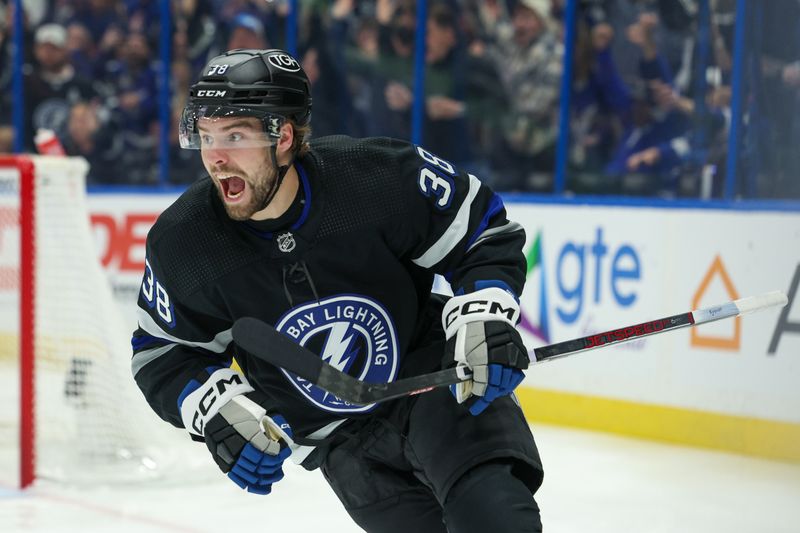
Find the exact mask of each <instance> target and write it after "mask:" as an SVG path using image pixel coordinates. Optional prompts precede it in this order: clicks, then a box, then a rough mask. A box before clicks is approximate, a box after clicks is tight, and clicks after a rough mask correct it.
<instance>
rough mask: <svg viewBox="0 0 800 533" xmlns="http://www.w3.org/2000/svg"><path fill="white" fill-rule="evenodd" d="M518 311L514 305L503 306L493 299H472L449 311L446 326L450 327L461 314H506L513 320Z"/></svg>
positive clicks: (510, 320)
mask: <svg viewBox="0 0 800 533" xmlns="http://www.w3.org/2000/svg"><path fill="white" fill-rule="evenodd" d="M516 312H517V310H516V309H514V308H513V307H503V306H502V305H501V304H500V302H495V301H491V300H472V301H469V302H464V304H463V305H460V306H458V307H454V308H453V309H452V310H451V311H450V312H449V313H447V316H446V317H445V327H448V328H449V327H450V325H451V324H452V323H453V322H454V321H455V320H456V319H457V318H458V317H459V316H467V315H474V314H478V313H481V314H486V313H488V314H490V315H499V316H505V317H506V318H507V319H508V320H509V322H512V321H513V320H514V315H515V314H516Z"/></svg>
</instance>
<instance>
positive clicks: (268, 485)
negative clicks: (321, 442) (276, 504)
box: [228, 442, 292, 495]
mask: <svg viewBox="0 0 800 533" xmlns="http://www.w3.org/2000/svg"><path fill="white" fill-rule="evenodd" d="M291 453H292V452H291V450H290V449H289V448H287V447H283V448H282V449H281V451H280V453H278V455H270V454H268V453H265V452H262V451H260V450H258V449H257V448H256V447H255V446H253V445H252V444H250V443H249V442H248V443H247V444H246V445H245V447H244V448H242V453H241V454H239V458H238V459H237V460H236V463H235V464H234V465H233V468H232V469H231V471H230V472H228V477H229V478H230V479H231V480H232V481H233V482H234V483H236V484H237V485H238V486H239V487H240V488H243V489H247V492H252V493H253V494H261V495H266V494H269V493H270V492H272V484H273V483H277V482H278V481H280V480H281V479H283V468H282V466H283V462H284V461H285V460H286V458H287V457H289V455H290V454H291Z"/></svg>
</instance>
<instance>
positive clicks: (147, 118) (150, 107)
mask: <svg viewBox="0 0 800 533" xmlns="http://www.w3.org/2000/svg"><path fill="white" fill-rule="evenodd" d="M151 56H152V54H151V52H150V45H149V43H148V42H147V38H146V37H145V35H144V34H142V33H131V34H129V35H128V36H127V37H126V38H125V45H124V46H123V47H122V48H121V49H120V54H119V57H118V58H117V59H115V60H114V61H110V62H108V63H107V64H106V66H105V74H104V79H105V80H106V82H107V83H108V84H109V85H110V86H111V87H112V88H113V91H114V94H115V95H116V98H115V99H114V100H113V101H112V102H111V107H112V109H113V110H114V112H115V113H117V114H119V115H120V122H121V123H123V124H125V128H126V129H128V130H130V131H132V132H135V133H137V134H140V135H144V134H147V133H149V132H150V130H151V128H152V126H153V122H154V121H156V120H157V116H156V101H157V84H156V79H157V78H156V77H157V74H156V71H155V69H154V68H153V66H152V65H151Z"/></svg>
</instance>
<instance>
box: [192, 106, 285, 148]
mask: <svg viewBox="0 0 800 533" xmlns="http://www.w3.org/2000/svg"><path fill="white" fill-rule="evenodd" d="M283 123H284V118H283V117H281V116H279V115H272V114H270V113H266V112H262V111H258V110H253V109H242V108H241V107H232V106H220V105H199V104H190V105H187V106H186V108H185V109H184V110H183V114H182V115H181V121H180V124H179V125H178V137H179V139H180V143H181V148H185V149H188V150H201V149H209V150H210V149H226V150H232V149H242V148H261V147H267V146H272V145H274V144H275V143H276V141H277V140H278V139H279V138H280V130H281V126H282V125H283Z"/></svg>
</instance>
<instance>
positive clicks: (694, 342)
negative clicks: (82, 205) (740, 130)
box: [89, 194, 800, 461]
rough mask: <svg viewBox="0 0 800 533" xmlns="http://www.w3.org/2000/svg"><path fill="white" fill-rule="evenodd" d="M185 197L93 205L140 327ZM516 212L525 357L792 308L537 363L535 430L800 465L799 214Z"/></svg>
mask: <svg viewBox="0 0 800 533" xmlns="http://www.w3.org/2000/svg"><path fill="white" fill-rule="evenodd" d="M175 197H176V194H124V195H114V194H92V195H90V197H89V206H90V211H91V215H92V224H93V227H94V229H95V235H96V240H97V242H98V247H99V255H100V257H101V259H102V261H103V264H104V266H105V268H106V271H107V272H108V274H109V276H110V279H111V281H112V285H113V287H114V290H115V295H116V297H117V300H118V302H119V303H120V305H121V306H122V307H123V309H124V310H125V311H126V312H127V313H131V314H129V316H131V317H132V306H133V302H134V301H135V298H136V293H137V291H138V286H139V282H140V279H141V271H142V261H143V256H144V238H145V236H146V233H147V229H148V228H149V227H150V225H151V224H152V222H153V220H155V217H156V216H157V215H158V213H159V212H160V211H161V210H163V209H164V208H165V207H166V206H167V205H169V203H171V201H173V200H174V198H175ZM507 207H508V211H509V214H510V216H511V218H513V219H515V220H517V221H518V222H520V223H521V224H522V225H523V226H524V227H525V230H526V233H527V243H526V247H525V253H526V255H527V256H528V280H527V284H526V289H525V293H524V294H523V297H522V314H523V319H522V323H521V326H520V327H521V330H522V332H523V336H524V338H525V340H526V342H527V343H528V345H529V346H530V347H536V346H541V345H544V344H549V343H553V342H559V341H563V340H567V339H571V338H574V337H579V336H584V335H588V334H590V333H593V332H599V331H605V330H609V329H614V328H617V327H621V326H626V325H631V324H636V323H640V322H644V321H646V320H648V319H654V318H659V317H664V316H667V315H672V314H677V313H683V312H686V311H689V310H692V309H697V308H701V307H707V306H711V305H714V304H717V303H723V302H726V301H729V300H733V299H736V298H741V297H745V296H753V295H757V294H761V293H764V292H767V291H771V290H782V291H784V292H785V293H786V294H787V295H788V297H789V305H788V306H787V307H786V308H784V309H783V310H769V311H766V312H762V313H760V314H755V315H748V316H745V317H741V318H736V319H730V320H725V321H721V322H717V323H713V324H708V325H704V326H701V327H697V328H689V329H684V330H679V331H676V332H671V333H667V334H663V335H656V336H652V337H648V338H644V339H640V340H636V341H632V342H630V343H627V344H624V345H620V346H618V347H609V348H604V349H602V350H596V351H591V352H588V353H585V354H582V355H576V356H571V357H566V358H562V359H559V360H557V361H553V362H549V363H543V364H541V365H538V366H534V367H533V368H531V369H530V370H529V371H528V372H527V378H526V381H525V383H524V385H523V388H522V389H521V390H520V392H519V397H520V400H521V402H522V404H523V407H524V408H525V411H526V415H527V416H528V418H529V419H530V420H531V421H533V422H535V421H546V422H553V423H560V424H565V425H571V426H577V427H587V428H592V429H597V430H605V431H612V432H617V433H622V434H628V435H637V436H642V437H646V438H651V439H657V440H666V441H671V442H678V443H685V444H690V445H698V446H704V447H711V448H717V449H723V450H730V451H734V452H740V453H747V454H752V455H759V456H765V457H771V458H776V459H789V460H793V461H800V409H798V408H799V407H800V388H798V387H797V381H798V378H800V303H797V304H796V303H795V302H796V301H797V294H796V293H797V292H798V282H799V281H800V213H798V212H792V211H766V210H763V211H762V210H755V209H746V210H740V209H729V208H725V209H697V208H694V207H681V208H665V207H658V206H654V205H649V206H648V205H626V206H612V205H600V204H588V205H578V204H569V203H567V204H565V203H557V204H552V203H547V202H546V201H543V200H541V199H539V200H537V201H535V202H533V203H532V202H529V201H520V199H518V198H507ZM131 320H133V319H132V318H131Z"/></svg>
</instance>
